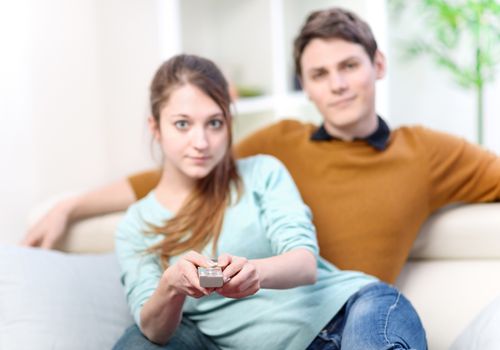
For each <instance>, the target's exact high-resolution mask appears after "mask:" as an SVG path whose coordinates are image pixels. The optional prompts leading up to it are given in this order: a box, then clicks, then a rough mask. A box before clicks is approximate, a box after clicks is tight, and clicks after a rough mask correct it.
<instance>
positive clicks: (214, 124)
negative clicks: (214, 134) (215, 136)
mask: <svg viewBox="0 0 500 350" xmlns="http://www.w3.org/2000/svg"><path fill="white" fill-rule="evenodd" d="M209 125H210V127H211V128H212V129H220V128H222V125H224V122H223V121H222V120H220V119H212V120H211V121H210V122H209Z"/></svg>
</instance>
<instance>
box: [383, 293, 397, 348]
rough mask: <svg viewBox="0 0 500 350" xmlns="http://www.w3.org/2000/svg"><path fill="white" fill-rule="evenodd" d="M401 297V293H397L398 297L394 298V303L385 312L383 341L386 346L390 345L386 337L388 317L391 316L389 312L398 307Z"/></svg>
mask: <svg viewBox="0 0 500 350" xmlns="http://www.w3.org/2000/svg"><path fill="white" fill-rule="evenodd" d="M400 297H401V292H398V296H397V297H396V300H395V301H394V303H393V304H392V305H391V306H390V307H389V311H388V312H387V316H386V318H385V325H384V338H385V341H386V342H387V344H391V345H392V343H391V342H390V341H389V338H388V337H387V328H388V326H389V317H390V316H391V312H392V311H393V310H394V309H395V308H396V306H397V305H398V303H399V298H400Z"/></svg>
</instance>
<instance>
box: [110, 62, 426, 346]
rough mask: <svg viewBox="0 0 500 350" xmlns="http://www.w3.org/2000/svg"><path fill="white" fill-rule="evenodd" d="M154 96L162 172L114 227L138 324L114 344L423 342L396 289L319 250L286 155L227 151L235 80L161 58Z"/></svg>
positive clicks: (201, 65) (203, 65)
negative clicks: (203, 280) (212, 273)
mask: <svg viewBox="0 0 500 350" xmlns="http://www.w3.org/2000/svg"><path fill="white" fill-rule="evenodd" d="M150 102H151V114H152V117H151V118H150V119H149V124H150V128H151V131H152V133H153V136H154V139H155V140H156V141H157V142H158V144H159V145H160V147H161V150H162V152H163V171H162V177H161V180H160V182H159V184H158V186H157V187H156V188H155V189H154V190H153V191H152V192H151V193H150V194H149V195H147V196H146V197H145V198H144V199H142V200H141V201H139V202H137V203H136V204H134V205H132V206H131V207H130V208H129V210H128V212H127V214H126V217H125V218H124V220H123V221H122V222H121V224H120V226H119V228H118V232H117V235H116V251H117V254H118V257H119V260H120V264H121V267H122V281H123V284H124V287H125V292H126V295H127V299H128V303H129V305H130V308H131V311H132V313H133V315H134V318H135V321H136V323H137V326H134V327H132V328H130V329H129V330H127V332H126V333H125V334H124V336H123V337H122V338H121V339H120V340H119V342H118V343H117V344H116V346H115V349H127V348H130V349H132V348H133V349H145V348H163V349H172V348H176V347H177V348H189V347H191V348H203V347H205V348H212V347H213V346H214V345H215V346H216V347H218V348H220V349H305V348H308V349H326V348H328V349H340V348H342V349H410V348H411V349H426V341H425V334H424V331H423V328H422V325H421V322H420V320H419V318H418V316H417V314H416V312H415V310H414V309H413V308H412V306H411V305H410V303H409V302H408V301H407V300H406V299H405V298H404V297H403V296H402V295H401V294H400V293H399V292H398V291H397V290H395V289H394V288H392V287H390V286H388V285H386V284H384V283H381V282H378V281H377V280H376V279H375V278H374V277H371V276H368V275H365V274H363V273H360V272H354V271H340V270H338V269H337V268H336V267H334V266H333V265H331V264H329V263H328V262H326V261H325V260H323V259H322V258H321V257H319V256H318V247H317V242H316V238H315V231H314V227H313V225H312V223H311V217H310V212H309V209H308V208H307V207H306V206H305V205H304V204H303V202H302V200H301V198H300V195H299V193H298V191H297V189H296V187H295V185H294V183H293V180H292V179H291V177H290V175H289V174H288V172H287V170H286V169H285V168H284V166H283V165H282V164H281V163H280V162H279V161H278V160H276V159H275V158H272V157H270V156H255V157H250V158H246V159H242V160H239V161H237V162H236V161H235V160H234V159H233V156H232V154H231V115H230V110H229V103H230V99H229V95H228V89H227V83H226V81H225V80H224V77H223V76H222V74H221V72H220V71H219V70H218V68H217V67H216V66H215V65H214V64H213V63H212V62H211V61H209V60H207V59H203V58H200V57H197V56H189V55H180V56H175V57H173V58H171V59H170V60H168V61H167V62H165V63H164V64H163V65H162V66H161V67H160V68H159V69H158V71H157V72H156V75H155V77H154V79H153V82H152V84H151V98H150ZM212 259H215V261H216V262H214V260H212ZM213 265H218V266H220V267H221V268H222V269H223V280H224V284H223V285H222V287H219V288H203V287H201V286H200V280H199V277H198V274H197V268H198V267H210V266H213ZM190 330H191V331H194V334H195V336H193V337H189V336H185V334H186V332H187V331H190ZM181 331H182V332H181ZM141 333H142V334H141ZM180 333H182V334H180ZM183 335H184V336H183ZM186 339H187V340H186ZM181 343H182V344H181ZM155 344H159V345H158V346H157V345H155ZM179 344H180V345H179ZM160 345H161V346H162V347H159V346H160Z"/></svg>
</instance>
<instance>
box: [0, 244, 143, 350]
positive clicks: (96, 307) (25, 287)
mask: <svg viewBox="0 0 500 350" xmlns="http://www.w3.org/2000/svg"><path fill="white" fill-rule="evenodd" d="M132 323H133V320H132V317H131V315H130V312H129V309H128V306H127V304H126V301H125V296H124V293H123V289H122V286H121V284H120V271H119V266H118V262H117V260H116V257H115V256H114V254H111V253H109V254H102V255H76V254H66V253H61V252H55V251H47V250H40V249H31V248H22V247H12V246H1V245H0V349H17V350H24V349H26V350H28V349H29V350H32V349H39V350H44V349H51V350H59V349H60V350H67V349H72V350H80V349H82V350H83V349H110V348H111V347H112V346H113V344H114V343H115V342H116V341H117V340H118V338H119V337H120V336H121V335H122V333H123V332H124V330H125V329H126V328H127V327H128V326H129V325H131V324H132Z"/></svg>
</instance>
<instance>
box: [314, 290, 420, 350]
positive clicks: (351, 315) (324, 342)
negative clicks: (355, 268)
mask: <svg viewBox="0 0 500 350" xmlns="http://www.w3.org/2000/svg"><path fill="white" fill-rule="evenodd" d="M318 349H322V350H337V349H342V350H359V349H363V350H375V349H376V350H396V349H416V350H425V349H427V340H426V339H425V331H424V328H423V326H422V323H421V322H420V318H419V317H418V315H417V312H416V311H415V309H414V308H413V306H412V305H411V304H410V302H409V301H408V299H406V298H405V297H404V296H403V295H402V294H401V292H399V291H398V290H397V289H396V288H394V287H391V286H389V285H387V284H385V283H382V282H375V283H371V284H369V285H367V286H365V287H363V288H361V289H360V290H359V291H358V292H357V293H355V294H353V295H352V296H351V297H350V298H349V299H348V300H347V302H346V303H345V304H344V306H343V307H342V309H341V310H340V311H339V312H338V313H337V314H336V315H335V316H334V317H333V319H332V320H331V321H330V322H329V323H328V324H327V325H326V327H325V328H324V329H323V330H322V331H321V332H320V333H319V334H318V336H317V337H316V338H315V339H314V340H313V342H312V343H311V344H310V345H309V346H308V348H307V350H318Z"/></svg>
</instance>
